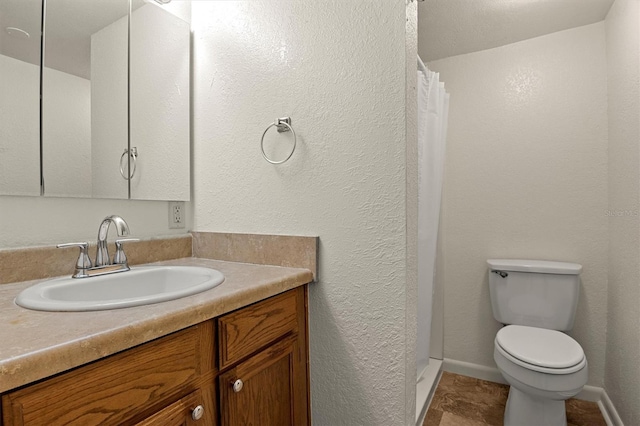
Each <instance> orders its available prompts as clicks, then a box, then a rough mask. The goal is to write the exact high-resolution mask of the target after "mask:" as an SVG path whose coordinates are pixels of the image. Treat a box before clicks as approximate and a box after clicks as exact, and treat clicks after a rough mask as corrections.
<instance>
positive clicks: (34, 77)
mask: <svg viewBox="0 0 640 426" xmlns="http://www.w3.org/2000/svg"><path fill="white" fill-rule="evenodd" d="M0 76H2V78H0V193H2V194H13V195H39V194H40V132H39V127H40V124H39V123H40V103H39V99H40V68H39V67H37V66H35V65H33V64H30V63H28V62H23V61H19V60H17V59H14V58H11V57H9V56H4V55H0Z"/></svg>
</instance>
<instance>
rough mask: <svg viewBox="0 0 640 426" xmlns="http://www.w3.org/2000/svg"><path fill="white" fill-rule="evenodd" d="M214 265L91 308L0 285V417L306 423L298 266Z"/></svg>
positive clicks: (6, 422)
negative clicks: (161, 294) (21, 296)
mask: <svg viewBox="0 0 640 426" xmlns="http://www.w3.org/2000/svg"><path fill="white" fill-rule="evenodd" d="M161 264H163V265H191V266H205V267H210V268H215V269H218V270H220V271H222V272H223V273H224V275H225V277H226V280H225V282H224V283H223V284H221V285H220V286H218V287H216V288H214V289H212V290H209V291H206V292H204V293H200V294H197V295H194V296H189V297H186V298H183V299H179V300H174V301H170V302H164V303H159V304H153V305H147V306H140V307H134V308H126V309H116V310H110V311H101V312H75V313H61V312H39V311H29V310H25V309H22V308H19V307H17V306H15V305H14V304H13V299H12V297H11V296H10V295H11V294H14V297H15V294H17V293H18V292H19V291H20V290H21V289H23V288H26V287H27V286H29V285H33V284H34V283H36V282H37V281H32V282H27V283H17V284H9V285H3V286H1V287H0V322H1V323H2V329H0V337H1V338H2V342H3V344H2V346H1V347H0V392H2V420H3V422H2V425H3V426H14V425H56V424H78V425H83V426H84V425H92V424H113V425H121V424H131V425H163V426H165V425H198V424H201V425H218V424H219V425H237V424H265V425H267V424H273V425H286V424H291V425H294V424H295V425H300V424H310V414H309V403H308V399H309V392H308V388H309V378H308V377H309V369H308V349H307V348H308V335H307V285H306V284H307V283H309V282H311V281H312V280H313V276H312V273H311V272H310V271H309V270H306V269H297V268H282V267H273V266H264V265H250V264H241V263H233V262H222V261H214V260H207V259H197V258H186V259H178V260H173V261H167V262H161Z"/></svg>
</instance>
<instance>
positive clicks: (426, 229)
mask: <svg viewBox="0 0 640 426" xmlns="http://www.w3.org/2000/svg"><path fill="white" fill-rule="evenodd" d="M417 86H418V182H419V183H418V336H417V348H416V354H417V356H416V367H417V379H420V377H421V376H422V373H423V371H424V370H425V368H426V367H427V365H428V364H429V341H430V339H431V314H432V300H433V288H434V278H435V262H436V244H437V241H438V224H439V221H440V202H441V199H442V177H443V171H444V152H445V141H446V138H447V119H448V112H449V95H448V94H447V93H446V92H445V89H444V83H441V82H440V76H439V74H438V73H435V72H432V71H429V69H428V68H427V67H426V66H425V65H424V63H423V62H422V60H421V59H420V58H419V57H418V84H417Z"/></svg>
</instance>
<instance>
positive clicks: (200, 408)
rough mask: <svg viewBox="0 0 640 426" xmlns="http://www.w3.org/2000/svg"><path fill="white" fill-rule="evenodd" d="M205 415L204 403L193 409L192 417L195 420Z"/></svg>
mask: <svg viewBox="0 0 640 426" xmlns="http://www.w3.org/2000/svg"><path fill="white" fill-rule="evenodd" d="M203 415H204V407H203V406H202V405H198V406H197V407H196V408H194V409H193V410H191V418H192V419H193V420H200V419H201V418H202V416H203Z"/></svg>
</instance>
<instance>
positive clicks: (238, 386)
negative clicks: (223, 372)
mask: <svg viewBox="0 0 640 426" xmlns="http://www.w3.org/2000/svg"><path fill="white" fill-rule="evenodd" d="M243 386H244V383H242V380H240V379H238V380H236V381H235V382H233V391H234V392H235V393H238V392H240V391H241V390H242V387H243Z"/></svg>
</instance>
